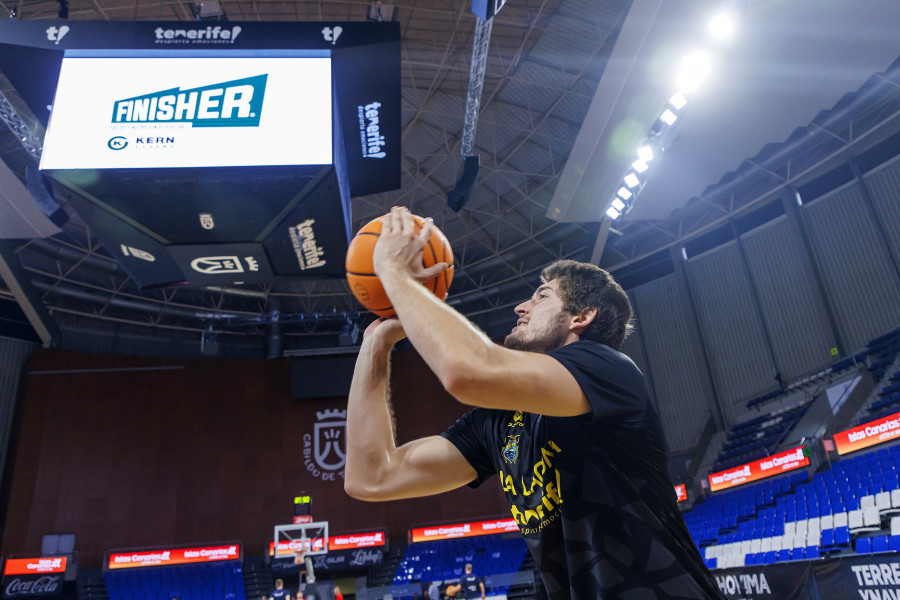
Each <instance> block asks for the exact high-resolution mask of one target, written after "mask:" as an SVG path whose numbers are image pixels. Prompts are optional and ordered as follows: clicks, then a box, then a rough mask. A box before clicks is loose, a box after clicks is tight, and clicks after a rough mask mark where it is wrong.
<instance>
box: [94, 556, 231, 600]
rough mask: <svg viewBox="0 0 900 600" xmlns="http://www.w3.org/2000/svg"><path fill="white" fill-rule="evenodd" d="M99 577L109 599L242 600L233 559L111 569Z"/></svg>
mask: <svg viewBox="0 0 900 600" xmlns="http://www.w3.org/2000/svg"><path fill="white" fill-rule="evenodd" d="M103 579H104V581H105V582H106V589H107V592H108V593H109V598H110V600H171V599H172V598H176V597H177V598H179V599H180V600H246V595H245V594H244V581H243V577H242V572H241V563H240V561H237V560H231V561H221V562H215V563H200V564H191V565H178V566H171V567H147V568H142V569H122V570H113V571H107V572H106V573H105V574H104V576H103Z"/></svg>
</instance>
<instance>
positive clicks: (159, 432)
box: [2, 350, 509, 566]
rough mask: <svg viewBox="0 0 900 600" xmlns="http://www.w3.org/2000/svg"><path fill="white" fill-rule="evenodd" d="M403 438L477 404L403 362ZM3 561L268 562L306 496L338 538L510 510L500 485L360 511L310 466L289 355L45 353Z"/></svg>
mask: <svg viewBox="0 0 900 600" xmlns="http://www.w3.org/2000/svg"><path fill="white" fill-rule="evenodd" d="M393 373H394V387H395V390H394V407H395V413H396V416H397V431H398V439H399V441H400V442H401V443H402V442H404V441H407V440H410V439H414V438H416V437H419V436H422V435H432V434H437V433H440V432H441V431H443V430H444V429H446V427H447V426H449V425H450V424H451V423H452V422H453V421H454V420H455V419H456V418H458V417H459V416H460V415H461V414H463V413H464V412H465V411H466V407H464V406H462V405H461V404H459V403H457V402H456V401H455V400H453V399H452V398H451V397H450V396H448V395H447V394H446V393H445V392H444V391H443V389H442V388H441V386H440V384H439V383H438V382H437V380H436V379H435V378H434V376H433V375H432V374H431V372H430V371H429V370H428V369H427V367H426V366H425V365H424V363H423V362H422V361H421V359H420V358H419V357H418V356H417V355H416V354H415V353H414V352H412V351H409V350H405V351H404V350H400V351H397V352H395V353H394V369H393ZM24 385H25V388H26V389H25V394H24V407H23V411H22V420H21V422H20V424H19V427H18V431H17V436H16V440H17V443H16V446H15V467H14V471H13V476H12V485H11V486H10V490H9V504H8V511H7V514H6V518H5V529H4V535H3V548H2V552H3V554H11V553H25V552H37V551H39V550H40V545H41V538H42V535H43V534H47V533H75V534H76V536H77V537H76V550H77V551H78V552H79V553H80V554H81V564H82V565H83V566H99V565H100V563H101V561H102V557H103V553H104V551H105V550H108V549H115V548H129V547H140V546H156V545H174V544H181V543H205V542H216V541H228V540H241V541H243V542H244V544H245V548H246V551H247V552H248V553H250V554H261V553H262V552H263V547H264V544H265V543H266V541H267V540H268V539H269V538H270V537H271V535H272V528H273V526H274V525H276V524H282V523H288V522H290V520H291V515H292V505H291V501H292V498H293V496H294V495H296V494H298V493H300V492H302V491H305V492H307V493H309V494H311V495H312V496H313V499H314V504H313V512H314V516H315V517H316V518H318V519H327V520H328V521H329V522H330V527H331V530H332V531H333V532H335V533H340V532H349V531H356V530H361V529H367V528H372V527H384V526H387V527H388V528H389V529H390V532H391V537H392V538H393V539H399V540H403V539H405V537H406V531H407V528H408V527H409V526H410V525H411V524H422V523H434V522H445V521H451V520H456V519H471V518H478V517H492V516H496V515H506V514H509V510H508V507H507V506H506V503H505V501H504V499H503V496H502V494H501V491H500V489H499V484H498V483H497V482H496V481H493V482H489V483H487V484H485V485H483V486H482V487H481V488H480V489H478V490H471V489H468V488H463V489H461V490H457V491H454V492H451V493H449V494H445V495H442V496H438V497H432V498H424V499H416V500H407V501H398V502H388V503H363V502H359V501H356V500H353V499H351V498H349V497H348V496H347V495H346V494H345V493H344V491H343V484H342V481H341V480H340V478H339V477H336V478H335V480H334V481H322V480H321V479H320V478H316V477H314V476H313V475H312V474H311V473H310V471H309V469H308V468H307V465H306V464H305V462H304V456H303V445H304V442H303V438H304V435H310V436H311V435H312V434H313V432H314V424H315V421H316V418H317V417H316V413H317V412H319V411H324V410H345V409H346V398H327V399H317V400H300V401H297V400H292V399H291V398H290V394H289V363H288V361H287V360H271V361H264V360H256V361H254V360H246V361H237V360H234V361H228V360H194V361H190V360H174V359H147V358H136V357H122V356H103V355H88V354H76V353H68V352H59V351H52V350H38V351H36V352H35V355H34V358H33V361H32V365H31V370H30V372H29V374H28V375H27V376H26V378H25V382H24Z"/></svg>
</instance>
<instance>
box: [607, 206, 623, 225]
mask: <svg viewBox="0 0 900 600" xmlns="http://www.w3.org/2000/svg"><path fill="white" fill-rule="evenodd" d="M606 216H607V217H609V218H610V219H612V220H613V221H615V220H616V219H618V218H619V217H621V216H622V213H620V212H619V211H617V210H616V209H615V208H613V207H612V206H610V207H609V208H607V209H606Z"/></svg>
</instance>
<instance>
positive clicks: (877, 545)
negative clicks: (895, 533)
mask: <svg viewBox="0 0 900 600" xmlns="http://www.w3.org/2000/svg"><path fill="white" fill-rule="evenodd" d="M890 551H891V548H890V544H889V543H888V536H886V535H877V536H875V537H873V538H872V552H890Z"/></svg>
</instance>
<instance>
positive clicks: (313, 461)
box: [303, 409, 347, 481]
mask: <svg viewBox="0 0 900 600" xmlns="http://www.w3.org/2000/svg"><path fill="white" fill-rule="evenodd" d="M316 418H317V419H318V420H317V421H316V424H315V426H314V427H313V434H312V435H310V434H308V433H306V434H304V435H303V464H304V466H305V467H306V470H307V471H309V472H310V474H312V476H313V477H316V478H318V479H321V480H322V481H335V473H337V475H338V477H340V478H341V479H343V478H344V470H343V469H344V463H345V462H346V460H347V457H346V445H345V442H344V439H345V437H346V436H345V433H346V429H347V411H346V410H339V409H333V410H320V411H318V412H316Z"/></svg>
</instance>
